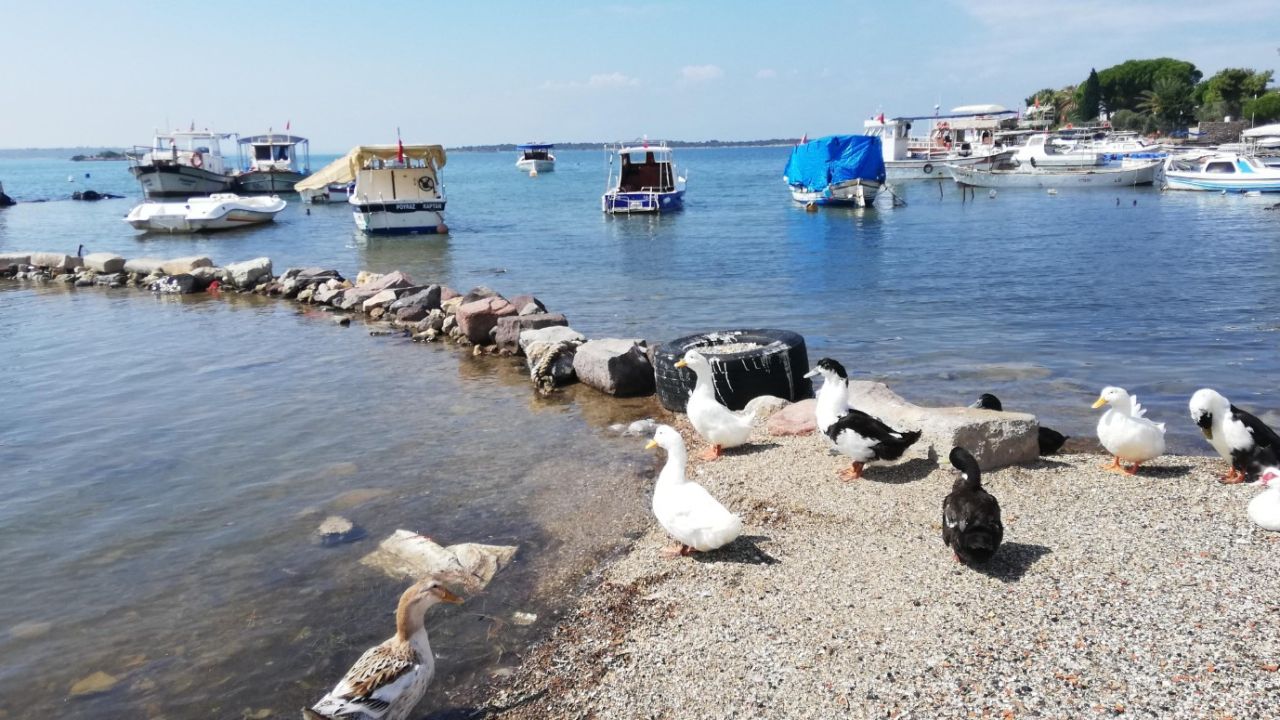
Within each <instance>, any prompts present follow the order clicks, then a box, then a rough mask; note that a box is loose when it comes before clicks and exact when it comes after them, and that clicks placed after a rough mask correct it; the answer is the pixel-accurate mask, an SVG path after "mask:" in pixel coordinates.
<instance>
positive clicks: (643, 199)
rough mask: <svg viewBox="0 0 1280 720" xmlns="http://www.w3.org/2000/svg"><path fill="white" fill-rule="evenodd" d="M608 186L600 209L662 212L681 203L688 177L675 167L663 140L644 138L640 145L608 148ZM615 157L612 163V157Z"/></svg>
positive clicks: (680, 206)
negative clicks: (615, 162)
mask: <svg viewBox="0 0 1280 720" xmlns="http://www.w3.org/2000/svg"><path fill="white" fill-rule="evenodd" d="M607 150H608V151H609V178H608V180H607V181H606V186H607V187H608V188H609V189H608V190H606V191H605V193H604V195H603V196H601V198H600V209H601V210H603V211H605V212H607V213H610V214H615V213H621V214H630V213H664V212H670V211H672V210H680V209H681V208H683V207H684V189H685V184H686V182H687V180H688V177H687V176H685V177H682V176H681V175H680V173H679V171H678V170H677V169H676V162H675V158H674V157H673V156H672V154H671V148H669V147H667V144H666V143H664V142H658V143H652V144H651V143H650V142H649V141H648V140H645V141H643V143H642V144H641V145H640V146H633V147H616V148H607ZM615 157H616V158H617V159H618V164H617V167H616V168H615V167H614V164H613V159H614V158H615Z"/></svg>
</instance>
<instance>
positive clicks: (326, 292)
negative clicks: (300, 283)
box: [311, 285, 346, 305]
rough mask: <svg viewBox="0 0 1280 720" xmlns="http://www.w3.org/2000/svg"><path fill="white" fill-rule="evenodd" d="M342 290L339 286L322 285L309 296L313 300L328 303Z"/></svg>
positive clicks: (342, 291) (339, 294)
mask: <svg viewBox="0 0 1280 720" xmlns="http://www.w3.org/2000/svg"><path fill="white" fill-rule="evenodd" d="M344 292H346V291H345V290H343V289H342V288H340V287H329V286H328V285H322V286H320V287H319V288H318V289H317V290H316V291H315V294H314V295H312V296H311V299H312V300H314V301H315V302H318V303H323V304H325V305H328V304H329V301H331V300H333V299H335V298H337V297H339V296H341V295H342V294H343V293H344Z"/></svg>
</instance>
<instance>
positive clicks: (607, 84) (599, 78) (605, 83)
mask: <svg viewBox="0 0 1280 720" xmlns="http://www.w3.org/2000/svg"><path fill="white" fill-rule="evenodd" d="M639 84H640V80H639V79H637V78H633V77H630V76H627V75H623V74H622V73H620V72H611V73H596V74H595V75H592V76H591V78H590V79H588V80H587V87H592V88H616V87H635V86H636V85H639Z"/></svg>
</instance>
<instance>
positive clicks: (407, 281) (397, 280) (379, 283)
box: [356, 270, 413, 292]
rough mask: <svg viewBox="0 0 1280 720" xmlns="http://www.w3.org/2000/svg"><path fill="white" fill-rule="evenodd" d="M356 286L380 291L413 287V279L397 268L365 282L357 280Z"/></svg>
mask: <svg viewBox="0 0 1280 720" xmlns="http://www.w3.org/2000/svg"><path fill="white" fill-rule="evenodd" d="M356 286H357V287H365V288H369V289H372V290H374V291H377V292H382V291H383V290H393V289H398V288H409V287H413V279H412V278H410V277H409V276H408V275H405V274H404V273H402V272H400V271H399V270H396V271H395V272H389V273H387V274H385V275H377V276H375V277H373V278H372V279H370V280H369V282H367V283H360V282H357V283H356Z"/></svg>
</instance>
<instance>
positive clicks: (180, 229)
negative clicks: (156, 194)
mask: <svg viewBox="0 0 1280 720" xmlns="http://www.w3.org/2000/svg"><path fill="white" fill-rule="evenodd" d="M287 204H288V203H286V202H285V201H284V200H281V199H280V198H278V197H276V196H274V195H272V196H270V197H241V196H239V195H235V194H232V193H215V194H213V195H210V196H208V197H193V198H189V199H187V200H183V201H180V202H144V203H142V204H141V205H138V206H137V207H135V208H134V209H132V210H130V211H129V214H128V215H126V216H125V218H124V221H125V222H127V223H129V224H130V225H132V226H133V227H134V228H136V229H138V230H149V231H152V232H168V233H191V232H203V231H207V230H230V229H232V228H240V227H246V226H249V225H256V224H259V223H266V222H271V221H272V220H274V219H275V217H276V214H277V213H279V212H280V211H281V210H284V209H285V206H286V205H287Z"/></svg>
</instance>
